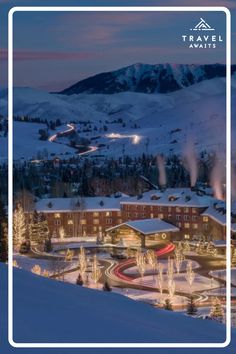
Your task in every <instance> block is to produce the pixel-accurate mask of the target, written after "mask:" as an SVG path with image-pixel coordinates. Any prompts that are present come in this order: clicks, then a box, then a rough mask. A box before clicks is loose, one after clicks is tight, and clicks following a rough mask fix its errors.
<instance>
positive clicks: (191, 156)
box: [183, 141, 198, 188]
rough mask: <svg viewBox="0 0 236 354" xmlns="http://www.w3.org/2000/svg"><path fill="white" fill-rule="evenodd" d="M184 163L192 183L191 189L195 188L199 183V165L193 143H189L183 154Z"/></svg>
mask: <svg viewBox="0 0 236 354" xmlns="http://www.w3.org/2000/svg"><path fill="white" fill-rule="evenodd" d="M183 158H184V159H183V163H184V167H185V168H186V170H187V171H188V172H189V174H190V183H191V187H192V188H193V187H194V186H195V184H196V182H197V176H198V163H197V156H196V153H195V150H194V145H193V142H192V141H189V142H188V143H187V144H186V146H185V148H184V152H183Z"/></svg>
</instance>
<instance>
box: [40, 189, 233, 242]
mask: <svg viewBox="0 0 236 354" xmlns="http://www.w3.org/2000/svg"><path fill="white" fill-rule="evenodd" d="M218 202H219V201H218ZM35 209H36V210H37V211H38V212H41V213H44V214H45V216H46V218H47V221H48V226H49V231H50V234H51V236H52V237H55V238H61V239H63V238H73V237H83V236H88V237H89V236H93V237H94V236H96V237H98V236H99V237H101V238H102V237H104V236H105V234H106V230H107V229H109V228H111V227H114V226H117V225H119V224H122V223H124V222H129V221H133V220H144V219H160V220H163V221H165V222H166V223H168V224H170V225H173V226H176V227H177V228H178V229H179V231H178V232H176V233H175V239H176V240H182V239H189V240H194V239H196V240H197V239H200V238H203V237H204V238H205V239H206V240H212V239H217V240H225V233H226V226H225V221H224V220H225V211H224V210H223V209H222V206H220V207H218V206H217V201H216V200H215V199H214V198H213V197H211V196H207V195H204V194H203V193H199V192H196V191H192V190H191V189H188V188H177V189H166V190H165V191H158V190H152V191H148V192H145V193H143V195H141V196H134V197H130V196H120V197H85V198H81V197H79V198H49V199H41V200H39V201H38V202H37V203H36V206H35Z"/></svg>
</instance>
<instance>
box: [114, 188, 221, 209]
mask: <svg viewBox="0 0 236 354" xmlns="http://www.w3.org/2000/svg"><path fill="white" fill-rule="evenodd" d="M214 201H216V200H215V199H214V198H213V197H211V196H209V195H205V194H204V193H203V192H201V191H198V192H197V191H194V190H191V189H190V188H167V189H165V190H163V191H161V190H150V191H148V192H145V193H143V194H142V195H140V196H135V197H130V198H129V199H128V200H127V199H126V200H124V201H121V203H126V204H127V203H129V204H150V205H160V206H166V205H168V206H180V207H196V208H199V207H205V208H206V207H208V206H209V205H211V204H212V203H213V202H214Z"/></svg>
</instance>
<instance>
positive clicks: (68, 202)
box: [36, 197, 121, 213]
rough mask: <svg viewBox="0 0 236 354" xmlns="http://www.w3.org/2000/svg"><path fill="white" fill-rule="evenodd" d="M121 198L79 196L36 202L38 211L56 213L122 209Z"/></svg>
mask: <svg viewBox="0 0 236 354" xmlns="http://www.w3.org/2000/svg"><path fill="white" fill-rule="evenodd" d="M120 200H121V198H115V197H110V198H109V197H85V198H84V197H79V198H47V199H40V200H39V201H38V202H37V203H36V210H37V211H38V212H44V213H45V212H46V213H55V212H61V213H63V212H64V213H66V212H71V211H76V210H78V211H101V210H104V211H106V210H111V211H112V210H114V211H118V210H120Z"/></svg>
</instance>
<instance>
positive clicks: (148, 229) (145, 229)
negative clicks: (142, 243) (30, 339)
mask: <svg viewBox="0 0 236 354" xmlns="http://www.w3.org/2000/svg"><path fill="white" fill-rule="evenodd" d="M122 226H126V227H129V228H131V229H133V230H135V231H137V232H139V233H140V234H142V235H153V234H157V233H160V232H177V231H179V228H178V227H176V226H174V225H171V224H169V223H167V222H165V221H163V220H161V219H157V218H155V219H154V218H153V219H143V220H134V221H127V222H124V223H122V224H119V225H116V226H113V227H111V228H109V229H107V230H106V231H107V232H109V231H113V230H116V229H119V228H121V227H122Z"/></svg>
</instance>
